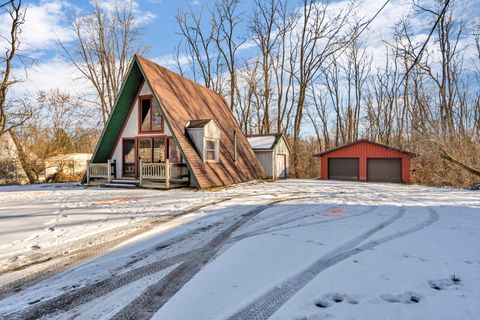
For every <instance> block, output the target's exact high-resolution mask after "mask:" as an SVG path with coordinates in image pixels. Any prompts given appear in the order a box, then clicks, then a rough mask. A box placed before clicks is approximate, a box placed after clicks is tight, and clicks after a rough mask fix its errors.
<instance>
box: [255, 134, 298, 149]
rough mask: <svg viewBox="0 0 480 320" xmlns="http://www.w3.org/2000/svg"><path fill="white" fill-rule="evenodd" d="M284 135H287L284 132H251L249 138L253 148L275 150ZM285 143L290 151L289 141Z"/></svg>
mask: <svg viewBox="0 0 480 320" xmlns="http://www.w3.org/2000/svg"><path fill="white" fill-rule="evenodd" d="M284 137H285V135H284V134H283V133H272V134H251V135H247V140H248V142H249V143H250V146H251V147H252V149H253V150H273V149H274V148H275V146H276V145H277V144H278V142H279V141H280V140H281V139H282V138H284ZM285 143H286V145H287V148H288V150H289V151H290V147H289V146H288V143H287V142H286V141H285Z"/></svg>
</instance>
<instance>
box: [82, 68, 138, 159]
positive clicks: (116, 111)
mask: <svg viewBox="0 0 480 320" xmlns="http://www.w3.org/2000/svg"><path fill="white" fill-rule="evenodd" d="M142 81H143V75H142V72H141V71H140V67H139V65H138V63H136V62H134V61H132V63H131V65H130V71H129V72H128V75H127V77H126V79H125V82H124V84H123V86H122V88H121V89H120V93H119V95H118V97H117V101H116V102H115V105H114V107H113V110H112V112H111V113H110V116H109V118H108V121H107V125H106V126H105V128H104V129H103V132H102V135H101V137H100V140H99V142H98V144H97V148H96V149H95V153H94V154H93V157H92V160H91V162H92V163H106V162H107V161H108V159H110V156H111V155H112V152H113V148H114V147H115V143H116V142H117V139H118V136H119V135H120V133H121V131H122V128H123V124H124V123H125V120H126V119H127V116H128V113H129V112H130V108H131V107H132V104H133V102H134V101H135V97H136V95H137V92H138V90H139V89H140V85H141V84H142Z"/></svg>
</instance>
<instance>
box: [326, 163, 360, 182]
mask: <svg viewBox="0 0 480 320" xmlns="http://www.w3.org/2000/svg"><path fill="white" fill-rule="evenodd" d="M358 176H359V165H358V158H329V159H328V179H332V180H358Z"/></svg>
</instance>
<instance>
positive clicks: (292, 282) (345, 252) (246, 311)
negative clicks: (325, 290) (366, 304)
mask: <svg viewBox="0 0 480 320" xmlns="http://www.w3.org/2000/svg"><path fill="white" fill-rule="evenodd" d="M400 210H401V211H400V212H399V213H398V214H397V215H395V216H393V217H392V218H390V219H388V220H386V221H384V222H383V223H381V224H380V225H377V226H376V227H374V228H372V229H370V230H368V231H367V232H365V233H363V234H362V235H361V236H359V237H356V238H355V239H352V240H350V241H349V242H347V243H345V244H344V245H342V246H340V247H339V248H337V249H336V250H335V251H336V253H335V252H332V253H330V254H327V255H326V256H324V257H322V258H320V259H319V260H317V261H316V262H314V263H313V264H312V265H310V267H308V268H307V269H305V270H304V271H301V272H300V273H297V274H296V275H294V276H292V277H291V278H289V279H288V280H286V281H284V282H283V283H281V284H280V285H278V286H276V287H275V288H273V289H271V290H270V291H268V292H266V293H265V294H263V295H262V296H261V297H259V298H258V299H255V300H254V301H253V302H251V303H250V304H248V305H247V306H245V307H243V308H242V309H241V310H239V311H238V312H236V313H235V314H233V315H232V316H230V317H229V318H228V319H229V320H265V319H268V318H269V317H270V316H272V315H273V314H274V313H275V312H276V311H277V310H278V309H279V308H280V307H281V306H282V305H283V304H284V303H285V302H287V301H288V300H289V299H290V298H291V297H292V296H293V295H294V294H295V293H297V292H298V291H299V290H300V289H302V288H303V287H304V286H306V285H307V284H308V283H309V282H310V281H312V280H313V279H314V278H315V277H316V276H317V275H318V274H319V273H321V272H322V271H324V270H326V269H328V268H330V267H333V266H334V265H336V264H338V263H340V262H342V261H344V260H346V259H348V258H350V257H352V256H354V255H357V254H359V253H361V252H364V251H366V250H370V249H372V248H375V247H377V246H379V245H382V244H384V243H387V242H389V241H392V240H395V239H398V238H400V237H403V236H405V235H408V234H412V233H415V232H418V231H420V230H422V229H423V228H425V227H428V226H430V225H432V224H433V223H435V222H436V221H438V219H439V214H438V212H437V211H435V210H434V209H431V208H428V211H429V217H428V218H427V219H426V220H424V221H423V222H420V223H418V224H417V225H415V226H412V227H410V228H406V229H404V230H402V231H398V232H395V233H392V234H390V235H387V236H383V237H380V238H379V239H377V240H371V241H368V242H367V243H365V244H363V245H360V246H358V247H357V246H356V245H358V244H360V243H361V242H363V241H364V240H366V239H367V238H369V237H370V236H371V235H373V234H374V233H376V232H378V231H379V230H381V229H383V228H384V227H386V226H387V225H389V224H391V223H393V222H394V221H396V220H398V219H399V218H400V217H401V216H402V215H403V214H404V212H405V208H401V209H400ZM362 239H363V240H362Z"/></svg>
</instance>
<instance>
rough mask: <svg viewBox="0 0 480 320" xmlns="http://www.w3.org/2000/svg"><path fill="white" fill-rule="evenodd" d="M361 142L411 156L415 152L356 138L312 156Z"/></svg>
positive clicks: (318, 155)
mask: <svg viewBox="0 0 480 320" xmlns="http://www.w3.org/2000/svg"><path fill="white" fill-rule="evenodd" d="M362 142H365V143H369V144H373V145H376V146H379V147H382V148H387V149H390V150H394V151H397V152H401V153H405V154H408V155H409V156H411V157H415V156H416V154H415V153H413V152H409V151H406V150H403V149H400V148H396V147H392V146H389V145H386V144H382V143H378V142H373V141H370V140H367V139H360V140H357V141H355V142H351V143H347V144H344V145H341V146H338V147H335V148H331V149H328V150H325V151H322V152H319V153H316V154H314V155H313V156H314V157H321V156H323V155H325V154H327V153H331V152H334V151H336V150H339V149H343V148H348V147H350V146H353V145H356V144H359V143H362Z"/></svg>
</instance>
